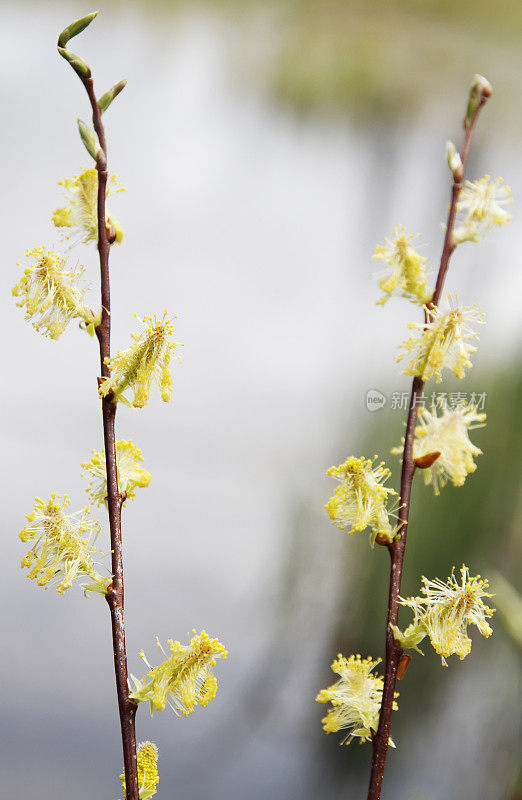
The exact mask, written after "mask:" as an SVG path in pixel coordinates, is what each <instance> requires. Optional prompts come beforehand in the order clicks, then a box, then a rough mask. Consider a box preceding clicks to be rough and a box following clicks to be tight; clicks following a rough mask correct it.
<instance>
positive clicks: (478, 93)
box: [464, 75, 493, 128]
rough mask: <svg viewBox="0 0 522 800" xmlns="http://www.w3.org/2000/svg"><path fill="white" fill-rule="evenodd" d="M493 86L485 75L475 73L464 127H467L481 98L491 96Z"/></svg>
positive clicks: (484, 98)
mask: <svg viewBox="0 0 522 800" xmlns="http://www.w3.org/2000/svg"><path fill="white" fill-rule="evenodd" d="M492 91H493V90H492V88H491V84H490V82H489V81H488V80H487V79H486V78H484V76H483V75H475V76H474V77H473V81H472V83H471V87H470V90H469V100H468V107H467V109H466V116H465V117H464V127H465V128H467V127H468V125H469V123H470V122H471V120H472V119H473V115H474V114H475V111H476V110H477V107H478V104H479V103H480V101H481V100H487V98H488V97H491V93H492Z"/></svg>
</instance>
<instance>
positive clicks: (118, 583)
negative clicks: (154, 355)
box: [80, 76, 139, 800]
mask: <svg viewBox="0 0 522 800" xmlns="http://www.w3.org/2000/svg"><path fill="white" fill-rule="evenodd" d="M80 77H81V76H80ZM81 80H82V83H83V85H84V86H85V89H86V91H87V94H88V96H89V101H90V103H91V107H92V120H93V125H94V130H95V131H96V134H97V136H98V141H99V143H100V146H101V151H99V152H98V156H97V159H96V169H97V171H98V253H99V256H100V282H101V306H102V316H101V322H100V324H99V325H98V326H97V327H96V336H97V337H98V342H99V345H100V368H101V375H102V377H104V378H108V377H110V371H109V368H108V366H107V364H106V363H105V359H106V358H109V357H110V351H111V314H110V312H111V290H110V279H109V251H110V244H109V241H108V238H107V230H106V218H105V195H106V188H107V143H106V139H105V131H104V127H103V123H102V115H101V110H100V106H99V104H98V101H97V99H96V95H95V93H94V87H93V82H92V77H90V76H89V77H81ZM101 402H102V419H103V440H104V445H105V464H106V470H107V505H108V514H109V528H110V537H111V553H112V556H111V558H112V565H111V567H112V585H111V586H110V587H109V590H108V591H107V594H106V600H107V603H108V605H109V609H110V614H111V628H112V645H113V651H114V671H115V675H116V693H117V697H118V710H119V715H120V727H121V738H122V744H123V764H124V772H125V788H126V797H127V800H139V789H138V771H137V764H136V732H135V717H136V709H137V705H136V703H135V702H134V701H132V700H130V699H129V692H128V686H127V654H126V650H125V626H124V618H123V558H122V542H121V506H122V499H121V496H120V493H119V490H118V477H117V470H116V439H115V433H114V424H115V418H116V403H114V402H112V400H111V398H109V397H105V398H103V399H102V401H101Z"/></svg>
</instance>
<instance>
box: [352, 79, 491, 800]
mask: <svg viewBox="0 0 522 800" xmlns="http://www.w3.org/2000/svg"><path fill="white" fill-rule="evenodd" d="M488 96H489V94H482V95H481V96H480V99H479V102H478V104H477V107H476V109H475V111H474V113H473V116H472V118H471V120H470V121H469V123H468V124H467V125H466V124H465V128H464V143H463V146H462V151H461V161H462V175H461V176H458V177H459V180H457V179H456V177H455V176H454V179H453V185H452V189H451V201H450V207H449V212H448V220H447V225H446V235H445V237H444V244H443V248H442V255H441V259H440V266H439V272H438V275H437V282H436V284H435V290H434V292H433V296H432V299H431V301H430V303H429V304H428V305H429V306H430V307H431V306H434V305H437V304H438V302H439V300H440V296H441V293H442V289H443V286H444V280H445V278H446V274H447V271H448V267H449V262H450V259H451V255H452V253H453V251H454V250H455V247H456V242H455V240H454V238H453V229H454V225H455V217H456V213H457V201H458V198H459V194H460V191H461V189H462V181H463V180H464V170H465V167H466V160H467V157H468V152H469V146H470V144H471V139H472V137H473V131H474V129H475V125H476V123H477V119H478V116H479V114H480V111H481V109H482V107H483V105H484V104H485V102H486V100H487V98H488ZM423 388H424V381H422V379H421V378H420V377H418V376H417V377H415V378H414V379H413V382H412V388H411V396H410V405H409V409H408V418H407V422H406V434H405V437H404V449H403V457H402V471H401V490H400V508H399V514H398V518H399V525H400V538H399V539H398V540H397V541H395V542H393V543H391V544H389V545H388V551H389V553H390V561H391V563H390V586H389V593H388V614H387V621H386V659H385V668H384V688H383V693H382V704H381V713H380V717H379V727H378V729H377V731H376V732H375V734H374V736H373V739H372V746H373V757H372V767H371V774H370V785H369V789H368V800H380V797H381V787H382V781H383V777H384V767H385V764H386V755H387V752H388V743H389V738H390V728H391V718H392V708H393V699H394V696H395V684H396V681H397V667H398V665H399V661H400V659H401V656H402V650H401V649H400V647H398V645H397V643H396V642H395V639H394V637H393V632H392V630H391V628H390V623H391V624H393V625H397V621H398V614H399V592H400V588H401V578H402V567H403V562H404V552H405V549H406V533H407V527H408V517H409V511H410V496H411V487H412V483H413V476H414V474H415V463H414V460H413V439H414V435H415V425H416V423H417V411H418V405H417V398H418V397H419V396H420V395H421V394H422V390H423Z"/></svg>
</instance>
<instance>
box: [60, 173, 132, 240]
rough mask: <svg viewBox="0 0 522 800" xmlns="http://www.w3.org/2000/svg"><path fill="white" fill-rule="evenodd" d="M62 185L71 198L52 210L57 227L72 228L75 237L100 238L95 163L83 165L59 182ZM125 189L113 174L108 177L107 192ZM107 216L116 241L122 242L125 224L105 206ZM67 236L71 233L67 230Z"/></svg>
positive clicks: (82, 238)
mask: <svg viewBox="0 0 522 800" xmlns="http://www.w3.org/2000/svg"><path fill="white" fill-rule="evenodd" d="M59 184H60V186H63V190H64V194H65V196H66V198H67V200H68V203H67V205H66V206H64V207H62V208H57V209H56V211H55V212H54V213H53V222H54V224H55V225H56V227H57V228H70V229H71V231H72V233H74V234H75V235H76V241H78V242H83V243H84V244H87V242H97V241H98V172H97V170H96V169H95V168H94V167H91V168H90V169H84V170H83V172H81V173H80V174H79V175H75V176H74V177H73V178H64V180H62V181H60V182H59ZM122 191H124V189H123V187H122V186H120V184H119V183H118V181H117V180H116V178H115V176H114V175H110V176H109V178H108V180H107V191H106V195H108V194H110V193H114V192H122ZM105 220H106V223H107V226H108V227H111V226H112V228H113V229H114V237H115V239H114V240H115V241H116V242H117V243H118V244H119V243H120V242H121V240H122V238H123V228H122V227H121V225H120V224H119V222H118V221H117V220H116V219H115V217H113V215H112V214H111V213H110V211H109V209H108V208H107V207H106V208H105ZM65 236H66V238H70V236H71V234H70V233H66V234H65Z"/></svg>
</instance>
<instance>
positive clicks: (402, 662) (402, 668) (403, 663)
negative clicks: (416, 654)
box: [397, 653, 411, 681]
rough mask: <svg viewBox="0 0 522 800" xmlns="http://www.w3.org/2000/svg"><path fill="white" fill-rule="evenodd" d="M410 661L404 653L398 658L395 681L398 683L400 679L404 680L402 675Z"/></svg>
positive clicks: (409, 657)
mask: <svg viewBox="0 0 522 800" xmlns="http://www.w3.org/2000/svg"><path fill="white" fill-rule="evenodd" d="M410 661H411V656H408V655H406V653H404V654H403V655H402V656H401V657H400V660H399V664H398V666H397V680H398V681H402V679H403V678H404V673H405V672H406V670H407V669H408V666H409V664H410Z"/></svg>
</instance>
